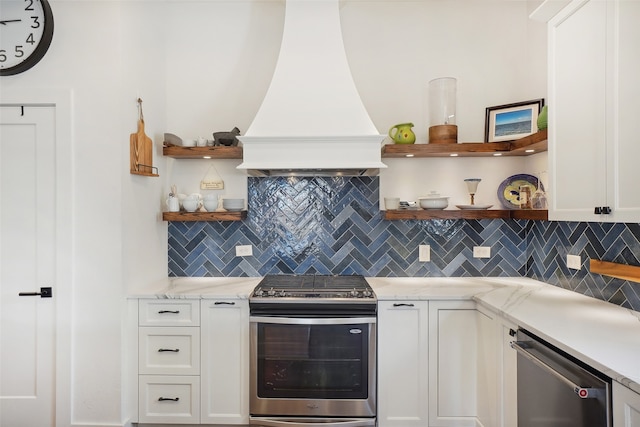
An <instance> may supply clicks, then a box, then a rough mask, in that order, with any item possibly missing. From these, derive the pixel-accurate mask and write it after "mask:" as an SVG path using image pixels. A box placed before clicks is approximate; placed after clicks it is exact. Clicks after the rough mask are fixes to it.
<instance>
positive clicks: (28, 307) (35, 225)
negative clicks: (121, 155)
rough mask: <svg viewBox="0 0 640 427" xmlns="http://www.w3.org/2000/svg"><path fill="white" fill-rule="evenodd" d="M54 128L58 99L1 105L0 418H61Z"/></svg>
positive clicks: (43, 423) (3, 422) (16, 422)
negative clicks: (46, 293) (48, 293)
mask: <svg viewBox="0 0 640 427" xmlns="http://www.w3.org/2000/svg"><path fill="white" fill-rule="evenodd" d="M55 134H56V133H55V107H53V106H28V105H27V106H24V107H21V106H7V105H2V106H0V426H11V427H22V426H24V427H33V426H39V427H49V426H53V425H55V413H54V409H55V400H54V399H55V375H54V374H55V366H56V365H55V348H54V347H55V330H56V313H55V305H54V302H53V301H54V298H55V297H56V286H55V283H54V279H55V274H56V252H55V247H56V235H55V229H56V228H55V225H56V216H55V212H56V167H55V166H56V165H55V159H56V155H55V154H56V150H55ZM43 287H51V288H52V293H53V297H52V298H42V297H41V296H37V295H36V296H19V294H20V293H39V292H40V289H41V288H43Z"/></svg>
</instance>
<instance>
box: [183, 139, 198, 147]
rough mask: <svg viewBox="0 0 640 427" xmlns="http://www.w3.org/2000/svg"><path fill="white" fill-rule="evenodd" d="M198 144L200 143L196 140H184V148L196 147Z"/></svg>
mask: <svg viewBox="0 0 640 427" xmlns="http://www.w3.org/2000/svg"><path fill="white" fill-rule="evenodd" d="M197 143H198V141H196V140H195V139H183V140H182V146H183V147H195V146H196V144H197Z"/></svg>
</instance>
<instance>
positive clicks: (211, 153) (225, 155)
mask: <svg viewBox="0 0 640 427" xmlns="http://www.w3.org/2000/svg"><path fill="white" fill-rule="evenodd" d="M162 155H164V156H168V157H173V158H174V159H205V158H211V159H242V147H227V146H224V145H220V146H215V147H179V146H177V145H169V144H168V143H166V142H165V144H164V146H163V147H162Z"/></svg>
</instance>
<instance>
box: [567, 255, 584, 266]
mask: <svg viewBox="0 0 640 427" xmlns="http://www.w3.org/2000/svg"><path fill="white" fill-rule="evenodd" d="M567 267H569V268H571V269H573V270H580V269H581V268H582V259H581V257H580V255H567Z"/></svg>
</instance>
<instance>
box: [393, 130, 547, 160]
mask: <svg viewBox="0 0 640 427" xmlns="http://www.w3.org/2000/svg"><path fill="white" fill-rule="evenodd" d="M543 151H547V130H546V129H545V130H541V131H538V132H536V133H534V134H533V135H529V136H525V137H524V138H521V139H517V140H515V141H506V142H469V143H459V144H386V145H383V146H382V157H387V158H389V157H491V156H495V155H498V154H499V155H501V156H530V155H532V154H535V153H540V152H543Z"/></svg>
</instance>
